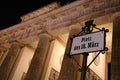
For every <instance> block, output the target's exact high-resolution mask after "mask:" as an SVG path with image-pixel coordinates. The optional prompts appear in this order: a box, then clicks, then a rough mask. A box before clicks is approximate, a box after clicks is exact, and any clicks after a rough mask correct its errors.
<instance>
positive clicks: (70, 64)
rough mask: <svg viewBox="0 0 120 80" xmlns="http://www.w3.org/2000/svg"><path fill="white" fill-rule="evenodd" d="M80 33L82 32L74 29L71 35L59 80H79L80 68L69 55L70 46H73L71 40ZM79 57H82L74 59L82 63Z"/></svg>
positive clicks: (77, 56)
mask: <svg viewBox="0 0 120 80" xmlns="http://www.w3.org/2000/svg"><path fill="white" fill-rule="evenodd" d="M79 32H80V29H72V30H71V31H70V33H69V39H68V42H67V46H66V50H65V54H64V58H63V62H62V67H61V71H60V75H59V79H58V80H77V76H78V69H79V66H78V65H77V63H76V62H75V61H74V60H73V58H69V57H68V54H69V51H70V46H71V42H72V41H71V40H70V38H71V37H73V35H75V34H77V33H79ZM79 57H80V56H79V55H76V56H74V58H75V59H76V60H77V62H79V61H80V58H79Z"/></svg>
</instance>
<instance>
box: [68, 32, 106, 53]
mask: <svg viewBox="0 0 120 80" xmlns="http://www.w3.org/2000/svg"><path fill="white" fill-rule="evenodd" d="M104 49H105V31H98V32H94V33H91V34H87V35H84V36H78V37H75V38H73V41H72V46H71V51H70V55H74V54H80V53H85V52H94V51H102V50H104Z"/></svg>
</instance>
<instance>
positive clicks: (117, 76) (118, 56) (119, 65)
mask: <svg viewBox="0 0 120 80" xmlns="http://www.w3.org/2000/svg"><path fill="white" fill-rule="evenodd" d="M119 69H120V15H119V16H116V17H115V18H114V20H113V39H112V58H111V80H120V70H119Z"/></svg>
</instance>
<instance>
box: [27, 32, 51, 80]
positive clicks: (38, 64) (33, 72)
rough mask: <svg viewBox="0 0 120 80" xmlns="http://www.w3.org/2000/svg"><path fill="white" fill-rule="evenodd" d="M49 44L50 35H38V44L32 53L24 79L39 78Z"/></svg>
mask: <svg viewBox="0 0 120 80" xmlns="http://www.w3.org/2000/svg"><path fill="white" fill-rule="evenodd" d="M49 46H50V36H48V35H46V34H42V35H40V40H39V42H38V46H37V48H36V51H35V53H34V56H33V59H32V61H31V64H30V67H29V69H28V72H27V75H26V77H25V80H41V76H42V72H43V70H44V64H45V61H46V57H47V55H48V50H49Z"/></svg>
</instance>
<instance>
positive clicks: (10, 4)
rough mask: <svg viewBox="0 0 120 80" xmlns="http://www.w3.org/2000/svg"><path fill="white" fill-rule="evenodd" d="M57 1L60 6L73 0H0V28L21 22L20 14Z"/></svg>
mask: <svg viewBox="0 0 120 80" xmlns="http://www.w3.org/2000/svg"><path fill="white" fill-rule="evenodd" d="M54 1H57V2H58V3H60V5H61V6H63V5H65V4H66V3H70V2H72V1H75V0H1V1H0V30H3V29H5V28H8V27H10V26H13V25H15V24H18V23H20V22H21V19H20V16H22V15H24V14H27V13H29V12H31V11H33V10H36V9H38V8H40V7H43V6H45V5H47V4H49V3H52V2H54Z"/></svg>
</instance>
